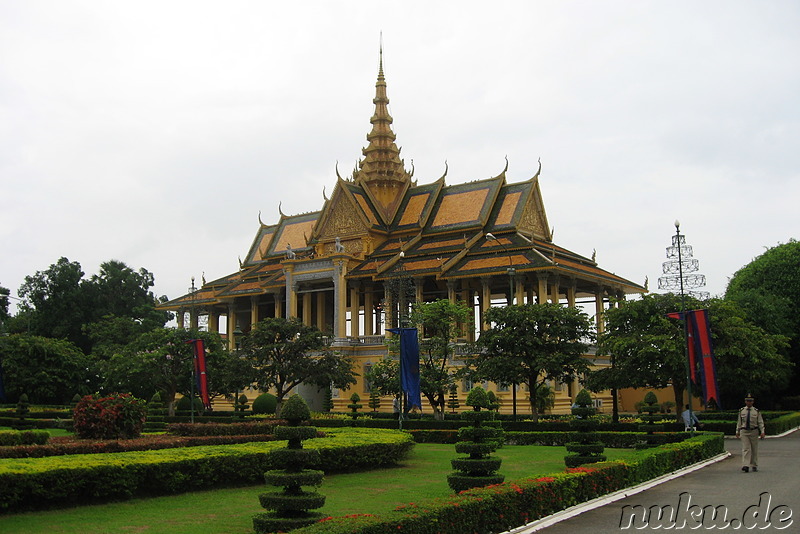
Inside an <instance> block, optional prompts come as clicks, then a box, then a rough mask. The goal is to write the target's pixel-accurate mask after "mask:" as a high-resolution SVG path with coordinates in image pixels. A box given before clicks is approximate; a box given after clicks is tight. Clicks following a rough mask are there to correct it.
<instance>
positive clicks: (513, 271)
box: [486, 232, 517, 421]
mask: <svg viewBox="0 0 800 534" xmlns="http://www.w3.org/2000/svg"><path fill="white" fill-rule="evenodd" d="M486 240H487V241H494V242H495V243H497V244H498V245H500V246H501V247H503V251H504V252H505V253H506V256H507V257H508V267H507V268H506V272H508V299H506V302H507V304H508V305H509V306H513V305H514V276H515V275H516V274H517V271H516V269H514V263H513V262H512V261H511V256H510V255H509V254H508V248H506V246H505V245H504V244H503V243H501V242H500V240H499V239H497V238H496V237H495V236H494V234H493V233H491V232H486ZM511 419H512V420H513V421H516V420H517V383H516V382H512V383H511Z"/></svg>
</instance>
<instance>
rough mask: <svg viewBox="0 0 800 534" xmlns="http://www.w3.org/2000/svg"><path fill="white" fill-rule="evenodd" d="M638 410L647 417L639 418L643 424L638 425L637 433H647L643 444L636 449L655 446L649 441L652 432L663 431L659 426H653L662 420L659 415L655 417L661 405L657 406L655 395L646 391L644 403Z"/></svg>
mask: <svg viewBox="0 0 800 534" xmlns="http://www.w3.org/2000/svg"><path fill="white" fill-rule="evenodd" d="M640 409H641V411H642V412H644V413H645V414H647V415H641V416H640V417H641V419H642V420H643V421H644V424H641V425H639V432H647V435H648V437H647V438H646V441H645V443H641V444H639V445H638V447H639V448H647V447H653V446H654V445H655V442H654V441H653V440H652V439H651V438H652V435H653V432H657V431H659V430H662V429H663V427H662V426H661V425H657V424H655V423H656V422H657V421H661V419H662V417H661V416H660V415H657V414H658V412H660V411H661V404H659V402H658V397H656V394H655V393H653V392H652V391H648V392H647V395H645V396H644V401H643V403H642V406H641V408H640Z"/></svg>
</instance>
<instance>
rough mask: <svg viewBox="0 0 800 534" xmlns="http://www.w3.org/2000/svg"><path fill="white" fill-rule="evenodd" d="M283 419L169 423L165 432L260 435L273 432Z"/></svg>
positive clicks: (203, 434) (210, 434)
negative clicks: (245, 421) (244, 421)
mask: <svg viewBox="0 0 800 534" xmlns="http://www.w3.org/2000/svg"><path fill="white" fill-rule="evenodd" d="M285 424H286V421H285V420H283V419H263V420H260V421H253V422H247V423H217V422H214V423H170V424H168V425H167V434H174V435H176V436H261V435H265V434H274V433H275V427H276V426H278V425H285Z"/></svg>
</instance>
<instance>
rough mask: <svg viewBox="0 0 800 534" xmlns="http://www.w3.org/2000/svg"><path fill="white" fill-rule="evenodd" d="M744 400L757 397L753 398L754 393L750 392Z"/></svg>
mask: <svg viewBox="0 0 800 534" xmlns="http://www.w3.org/2000/svg"><path fill="white" fill-rule="evenodd" d="M744 400H755V399H754V398H753V394H752V393H748V394H747V395H745V396H744Z"/></svg>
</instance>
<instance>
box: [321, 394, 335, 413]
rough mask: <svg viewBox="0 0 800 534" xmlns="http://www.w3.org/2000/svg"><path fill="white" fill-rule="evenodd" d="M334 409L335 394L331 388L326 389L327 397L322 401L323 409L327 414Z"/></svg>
mask: <svg viewBox="0 0 800 534" xmlns="http://www.w3.org/2000/svg"><path fill="white" fill-rule="evenodd" d="M333 408H334V404H333V392H332V391H331V388H325V396H324V397H323V399H322V409H323V410H324V411H326V412H331V411H333Z"/></svg>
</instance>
